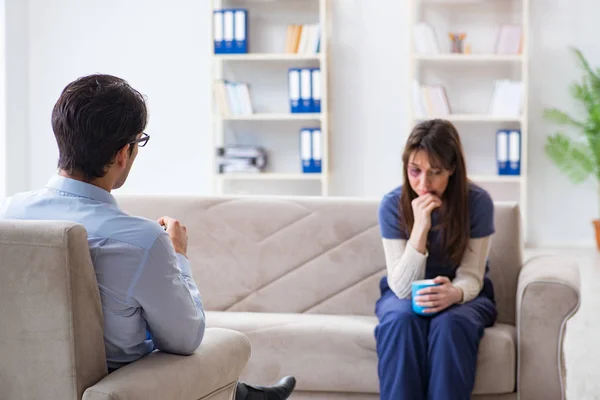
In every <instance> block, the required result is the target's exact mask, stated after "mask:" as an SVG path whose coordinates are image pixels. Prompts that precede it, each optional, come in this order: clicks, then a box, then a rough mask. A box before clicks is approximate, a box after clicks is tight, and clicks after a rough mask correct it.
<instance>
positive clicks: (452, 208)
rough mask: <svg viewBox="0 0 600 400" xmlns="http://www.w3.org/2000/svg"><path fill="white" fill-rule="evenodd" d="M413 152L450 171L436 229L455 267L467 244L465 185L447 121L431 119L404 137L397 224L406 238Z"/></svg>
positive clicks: (464, 173) (410, 213) (457, 142)
mask: <svg viewBox="0 0 600 400" xmlns="http://www.w3.org/2000/svg"><path fill="white" fill-rule="evenodd" d="M416 151H424V152H425V153H426V154H427V156H428V157H429V162H430V164H431V166H432V167H433V168H440V169H444V170H448V171H453V174H452V175H450V179H449V182H448V187H447V188H446V191H445V192H444V194H443V199H442V200H443V201H442V203H443V205H442V207H441V210H440V213H441V222H440V225H439V227H437V228H439V229H441V230H442V246H443V250H444V254H445V255H446V257H448V259H449V260H450V261H451V262H452V263H453V264H455V265H459V264H460V262H461V260H462V257H463V255H464V253H465V251H466V249H467V245H468V241H469V231H470V229H469V203H468V190H469V189H468V185H469V183H468V178H467V169H466V166H465V157H464V154H463V149H462V144H461V142H460V138H459V136H458V132H457V131H456V128H455V127H454V125H452V124H451V123H450V122H448V121H445V120H440V119H434V120H429V121H424V122H421V123H419V124H417V125H416V126H415V127H414V129H413V130H412V132H411V134H410V136H409V137H408V140H407V142H406V147H405V149H404V154H403V155H402V162H403V165H404V172H403V173H404V182H405V183H404V186H403V189H402V195H401V197H400V223H401V226H402V227H403V228H404V230H405V231H406V232H408V234H409V235H410V232H411V231H412V228H413V225H414V215H413V211H412V205H411V202H412V201H413V200H414V199H415V198H416V197H417V193H415V191H414V190H413V189H412V188H411V187H410V184H408V182H409V180H408V174H407V166H408V163H409V158H410V156H411V154H413V153H414V152H416Z"/></svg>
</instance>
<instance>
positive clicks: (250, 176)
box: [219, 172, 322, 181]
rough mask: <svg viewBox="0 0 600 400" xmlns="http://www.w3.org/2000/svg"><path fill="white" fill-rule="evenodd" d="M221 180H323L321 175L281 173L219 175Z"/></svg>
mask: <svg viewBox="0 0 600 400" xmlns="http://www.w3.org/2000/svg"><path fill="white" fill-rule="evenodd" d="M219 179H221V180H229V181H235V180H239V181H287V180H292V181H312V180H321V179H322V176H321V174H301V173H298V174H279V173H269V172H265V173H261V174H241V173H237V174H219Z"/></svg>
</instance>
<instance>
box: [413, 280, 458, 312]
mask: <svg viewBox="0 0 600 400" xmlns="http://www.w3.org/2000/svg"><path fill="white" fill-rule="evenodd" d="M433 281H434V282H435V283H438V284H439V285H438V286H430V287H426V288H424V289H421V290H419V291H418V292H417V297H416V298H415V302H416V303H417V304H418V305H419V306H422V307H427V308H426V309H425V310H424V312H425V313H436V312H440V311H443V310H445V309H446V308H448V307H450V306H451V305H453V304H456V303H459V302H460V301H462V298H463V292H462V290H460V289H459V288H457V287H456V286H454V285H453V284H452V282H450V279H448V278H447V277H445V276H438V277H437V278H435V279H434V280H433Z"/></svg>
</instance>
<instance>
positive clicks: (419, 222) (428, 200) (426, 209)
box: [411, 193, 442, 233]
mask: <svg viewBox="0 0 600 400" xmlns="http://www.w3.org/2000/svg"><path fill="white" fill-rule="evenodd" d="M411 205H412V210H413V215H414V217H415V222H414V227H413V229H416V230H417V231H419V232H425V233H426V232H429V230H430V229H431V212H432V211H433V210H435V209H436V208H438V207H441V205H442V200H440V198H439V197H437V196H436V195H433V194H431V193H428V194H426V195H424V196H419V197H417V198H416V199H414V200H413V201H412V203H411Z"/></svg>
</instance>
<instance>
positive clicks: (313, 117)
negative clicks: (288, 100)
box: [215, 113, 323, 121]
mask: <svg viewBox="0 0 600 400" xmlns="http://www.w3.org/2000/svg"><path fill="white" fill-rule="evenodd" d="M215 117H216V118H220V119H222V120H223V121H320V120H321V119H323V114H312V113H297V114H292V113H257V114H250V115H241V116H232V117H226V116H215Z"/></svg>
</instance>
